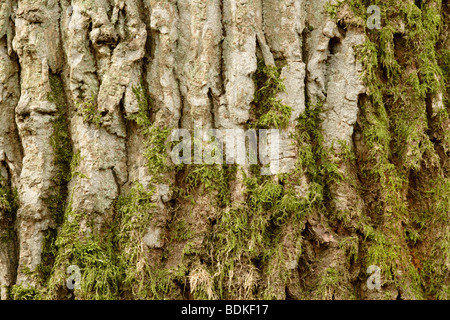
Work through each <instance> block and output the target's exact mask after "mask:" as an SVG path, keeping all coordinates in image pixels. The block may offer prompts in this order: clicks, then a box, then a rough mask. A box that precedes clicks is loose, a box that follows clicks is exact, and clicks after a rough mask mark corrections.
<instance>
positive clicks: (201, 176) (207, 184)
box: [185, 164, 236, 207]
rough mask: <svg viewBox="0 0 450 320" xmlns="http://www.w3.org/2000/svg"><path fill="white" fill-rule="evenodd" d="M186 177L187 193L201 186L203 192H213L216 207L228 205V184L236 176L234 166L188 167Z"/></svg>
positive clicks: (204, 165)
mask: <svg viewBox="0 0 450 320" xmlns="http://www.w3.org/2000/svg"><path fill="white" fill-rule="evenodd" d="M187 169H188V174H187V176H186V179H185V181H186V185H187V192H188V193H189V194H190V193H192V191H193V190H194V189H196V188H198V187H200V186H203V188H204V191H205V192H215V193H216V198H217V203H218V205H220V206H222V207H224V206H227V205H229V204H230V201H231V199H230V191H229V190H230V189H229V182H230V181H231V180H232V179H233V177H234V175H235V174H236V166H227V165H223V166H220V165H209V164H203V165H192V166H188V167H187Z"/></svg>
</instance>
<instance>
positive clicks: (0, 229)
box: [0, 175, 19, 244]
mask: <svg viewBox="0 0 450 320" xmlns="http://www.w3.org/2000/svg"><path fill="white" fill-rule="evenodd" d="M6 184H7V182H6V181H5V179H4V178H3V177H1V175H0V244H1V243H8V242H10V241H14V239H15V238H16V232H15V229H14V222H15V219H16V213H17V209H18V207H19V200H18V194H17V190H16V189H15V188H14V189H12V190H11V188H10V187H9V186H7V185H6Z"/></svg>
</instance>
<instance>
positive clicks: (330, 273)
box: [316, 268, 340, 300]
mask: <svg viewBox="0 0 450 320" xmlns="http://www.w3.org/2000/svg"><path fill="white" fill-rule="evenodd" d="M339 281H340V277H339V272H338V271H337V270H336V269H335V268H327V269H325V270H324V271H323V272H322V274H321V275H320V282H319V285H318V288H317V292H316V298H318V299H322V300H331V299H333V296H334V291H335V290H339V289H338V285H339Z"/></svg>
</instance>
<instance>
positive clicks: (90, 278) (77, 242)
mask: <svg viewBox="0 0 450 320" xmlns="http://www.w3.org/2000/svg"><path fill="white" fill-rule="evenodd" d="M82 216H83V214H82V213H80V212H73V211H72V210H71V204H69V207H68V210H67V211H66V217H65V223H64V224H63V226H62V228H61V231H60V234H59V235H58V238H57V240H56V243H55V245H56V247H57V250H58V254H57V256H56V259H55V264H54V267H53V273H52V276H51V278H50V279H49V282H48V286H47V288H45V291H46V297H48V298H50V299H55V298H58V291H59V290H61V288H64V285H63V284H65V283H66V279H67V278H68V276H67V274H66V272H65V271H66V270H67V268H68V267H69V266H70V265H76V266H78V267H79V268H80V270H81V279H80V285H81V288H80V289H75V290H74V293H75V294H76V296H77V298H79V299H82V300H87V299H95V300H109V299H118V298H119V284H120V281H121V272H120V268H119V266H118V262H117V259H116V248H115V247H114V243H115V242H114V241H112V239H113V238H112V237H113V235H112V234H111V233H109V232H108V230H106V231H105V233H104V234H102V235H97V234H95V233H94V232H93V231H91V232H89V231H85V232H82V231H81V230H80V222H81V219H82ZM89 229H90V230H93V226H90V227H89ZM89 229H88V230H89Z"/></svg>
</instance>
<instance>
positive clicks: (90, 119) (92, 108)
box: [76, 95, 102, 128]
mask: <svg viewBox="0 0 450 320" xmlns="http://www.w3.org/2000/svg"><path fill="white" fill-rule="evenodd" d="M76 109H77V112H78V115H80V116H82V117H83V121H84V122H86V123H91V124H93V125H95V126H96V127H97V128H100V127H101V125H102V115H101V114H100V112H99V111H98V109H97V106H96V103H95V96H94V95H92V96H91V97H90V98H89V99H87V100H86V101H77V102H76Z"/></svg>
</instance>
